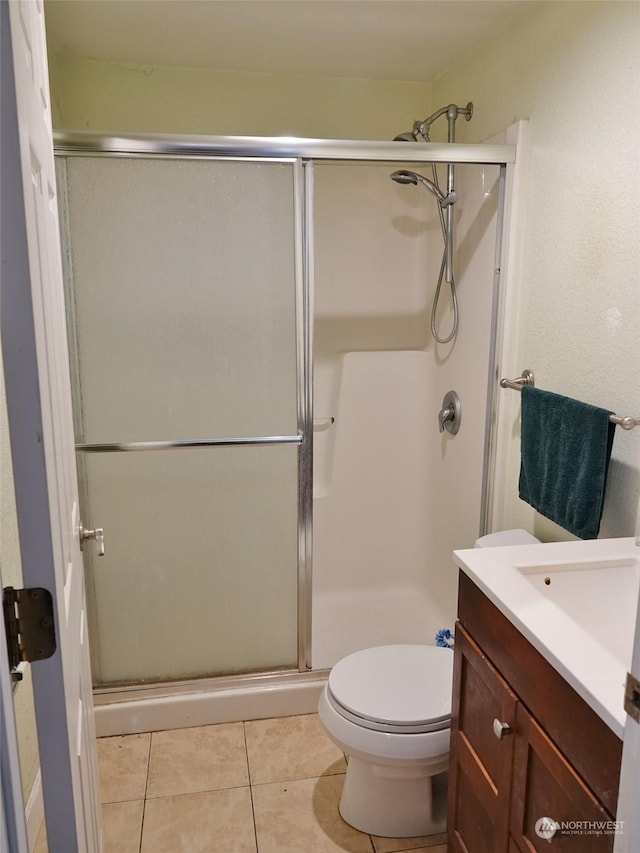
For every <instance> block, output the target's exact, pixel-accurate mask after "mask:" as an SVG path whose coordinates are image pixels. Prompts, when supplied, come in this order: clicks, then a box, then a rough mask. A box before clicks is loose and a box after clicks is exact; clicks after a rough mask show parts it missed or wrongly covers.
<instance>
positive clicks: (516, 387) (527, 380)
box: [500, 370, 640, 429]
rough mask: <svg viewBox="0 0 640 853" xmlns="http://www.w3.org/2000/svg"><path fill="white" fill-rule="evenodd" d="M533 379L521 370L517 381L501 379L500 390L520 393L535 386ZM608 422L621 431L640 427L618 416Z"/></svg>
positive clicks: (638, 421)
mask: <svg viewBox="0 0 640 853" xmlns="http://www.w3.org/2000/svg"><path fill="white" fill-rule="evenodd" d="M535 384H536V383H535V377H534V375H533V371H531V370H523V371H522V373H521V374H520V376H519V377H518V378H517V379H501V380H500V387H501V388H511V389H512V390H513V391H522V388H523V386H524V385H530V386H532V387H533V386H535ZM609 420H610V421H611V423H612V424H616V426H621V427H622V429H633V428H634V427H636V426H640V418H629V417H626V418H623V417H620V415H610V416H609Z"/></svg>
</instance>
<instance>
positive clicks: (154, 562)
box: [56, 133, 514, 701]
mask: <svg viewBox="0 0 640 853" xmlns="http://www.w3.org/2000/svg"><path fill="white" fill-rule="evenodd" d="M56 145H57V149H56V155H57V166H58V177H59V185H60V199H61V207H62V216H61V223H62V225H61V227H62V231H63V250H64V255H65V277H66V281H67V290H68V311H69V322H68V326H69V329H70V330H71V331H70V336H71V340H70V352H71V361H72V374H73V380H74V383H73V384H74V388H75V393H74V410H75V418H76V434H77V445H78V462H79V472H80V478H81V484H80V485H81V500H82V502H83V518H84V519H85V523H86V524H87V526H89V527H95V526H100V527H104V530H105V546H106V548H105V555H104V556H98V555H97V552H96V551H95V550H94V549H92V548H91V546H88V547H87V548H86V552H85V566H86V572H87V589H88V600H89V608H90V614H89V627H90V631H91V640H92V649H93V671H94V679H95V683H96V687H97V688H98V690H99V691H102V692H103V693H104V694H105V695H106V696H107V699H108V700H109V701H112V700H113V699H114V698H116V699H122V698H126V697H127V695H128V696H133V695H135V696H136V697H140V696H143V695H144V691H145V690H149V689H151V688H153V689H155V691H156V693H157V691H158V690H159V689H162V690H166V691H171V690H173V689H175V688H176V686H182V689H185V685H186V686H187V688H188V689H195V687H194V685H197V686H198V689H199V690H202V689H208V688H211V689H215V688H216V686H218V685H221V684H224V685H225V686H226V687H229V686H233V685H237V684H252V683H258V682H260V683H262V684H264V683H265V679H266V680H267V682H268V683H270V684H275V683H278V682H279V681H282V680H287V679H288V680H293V681H295V680H296V679H302V678H308V677H309V674H311V676H313V675H314V674H316V673H317V674H318V675H321V674H322V670H324V669H325V668H326V667H328V666H331V665H332V663H334V662H335V660H336V659H337V657H339V656H341V655H342V654H344V653H346V652H347V651H351V650H353V648H354V647H356V648H359V647H363V646H365V645H375V644H376V643H377V642H387V641H406V642H414V641H420V642H432V641H433V633H434V631H435V630H437V629H438V628H440V627H443V626H444V625H446V624H452V620H453V617H454V612H455V611H454V609H453V608H454V602H455V580H454V573H453V571H451V570H449V568H448V563H449V560H450V551H451V549H452V547H464V546H466V545H468V544H471V542H470V541H469V540H470V538H471V541H472V539H473V538H474V537H475V536H477V535H478V533H479V532H481V531H483V530H484V529H485V527H486V525H487V521H488V514H489V511H490V500H489V495H488V483H489V469H490V467H491V442H492V440H493V431H492V430H491V429H487V425H488V424H491V423H492V415H491V410H492V407H493V406H494V403H495V394H496V389H495V378H496V347H495V341H496V327H497V323H498V316H499V312H500V304H501V303H500V288H499V287H498V284H499V278H500V276H499V271H497V270H498V268H499V266H500V252H501V244H500V236H501V228H500V226H501V216H502V209H503V202H504V197H505V188H506V187H507V185H508V169H509V168H510V164H511V163H513V160H514V148H513V146H510V145H473V146H469V145H437V144H431V143H430V144H423V143H416V144H402V145H398V144H397V143H373V142H369V143H358V142H338V141H317V140H287V139H250V138H233V137H228V138H203V137H149V136H146V137H135V138H133V137H127V138H122V137H117V138H116V137H113V138H106V137H98V136H96V135H93V134H80V133H77V134H58V136H57V139H56ZM450 162H456V163H458V164H460V168H459V170H458V183H457V187H456V189H457V191H458V197H459V202H458V203H457V204H456V216H457V217H458V220H457V222H456V226H457V233H458V235H459V238H458V245H457V246H456V249H455V250H456V253H457V254H456V265H457V268H458V269H459V270H460V275H459V279H460V280H459V281H458V290H459V299H460V302H461V308H460V313H461V320H460V334H459V336H458V339H457V340H456V341H454V342H452V343H451V344H448V345H446V346H441V345H436V344H434V342H433V341H432V340H431V339H430V335H429V332H428V329H429V313H430V309H431V300H432V297H433V293H432V287H431V282H432V281H433V280H434V267H435V277H436V278H437V266H438V265H439V263H440V255H441V235H440V234H439V225H438V219H437V213H436V211H435V210H434V209H433V208H434V207H435V206H434V205H433V204H432V201H433V200H432V199H430V198H429V195H428V194H427V193H420V194H417V193H416V191H415V189H414V188H411V187H403V186H398V185H396V184H394V183H393V182H392V181H390V180H389V174H390V173H391V172H392V171H393V170H397V169H399V168H407V167H410V166H412V165H413V166H415V164H425V163H442V164H444V163H450ZM443 168H444V167H443ZM438 238H439V239H440V246H439V247H438V249H437V250H436V249H435V248H434V249H433V250H431V249H430V244H431V241H432V240H433V245H434V247H435V246H436V245H437V240H438ZM314 292H315V293H314ZM442 310H443V311H445V312H446V311H447V310H448V309H447V307H446V305H445V306H444V307H443V309H442ZM465 311H466V315H465ZM443 319H444V321H445V322H446V321H447V319H448V318H447V317H446V316H444V318H443ZM465 335H467V336H468V340H469V346H470V347H471V349H467V350H464V348H463V347H462V346H461V345H460V340H462V339H463V338H464V337H465ZM314 338H315V341H314ZM454 386H455V388H456V390H457V391H458V392H459V394H460V396H461V399H462V406H463V425H462V429H461V431H460V433H459V434H458V435H457V436H455V437H453V436H450V435H448V434H447V433H444V434H441V433H439V432H438V421H437V416H438V410H439V408H440V406H441V400H442V396H443V394H444V393H445V392H447V391H448V390H450V387H451V388H453V387H454ZM488 412H489V414H487V413H488ZM314 457H315V458H314ZM425 579H426V580H425ZM418 588H419V589H420V590H421V592H420V595H416V590H417V589H418ZM394 596H395V597H394ZM390 611H391V612H393V613H394V619H395V622H394V624H393V625H392V624H391V623H392V621H393V620H392V619H390V618H389V612H390ZM159 685H163V686H162V688H160V687H159ZM105 701H106V700H105Z"/></svg>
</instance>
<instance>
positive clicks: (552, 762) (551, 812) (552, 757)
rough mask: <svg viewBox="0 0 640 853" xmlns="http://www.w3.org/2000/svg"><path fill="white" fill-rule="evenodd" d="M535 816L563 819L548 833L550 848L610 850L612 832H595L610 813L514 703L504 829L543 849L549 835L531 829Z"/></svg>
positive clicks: (524, 845) (586, 852) (530, 847)
mask: <svg viewBox="0 0 640 853" xmlns="http://www.w3.org/2000/svg"><path fill="white" fill-rule="evenodd" d="M541 818H550V819H551V820H553V821H556V822H557V823H559V824H561V825H562V824H563V823H564V824H565V829H564V830H563V829H562V828H561V829H560V830H559V831H558V833H557V834H555V835H554V836H553V849H554V850H558V851H561V853H562V851H567V853H569V852H570V851H574V853H605V851H611V850H613V841H614V835H613V834H611V832H609V833H607V834H597V833H598V831H600V832H601V833H603V831H604V830H605V829H606V828H607V827H609V829H610V828H611V817H610V815H609V814H608V813H607V812H606V811H605V809H603V808H602V806H601V805H600V804H599V803H598V801H597V800H596V798H595V797H594V795H593V794H592V793H591V791H590V790H589V789H588V788H587V786H586V785H585V784H584V782H583V781H582V779H581V778H580V777H579V776H578V775H577V773H576V772H575V771H574V769H573V768H572V767H571V765H570V764H569V763H568V762H567V761H566V759H565V758H564V757H563V756H562V754H561V753H560V752H559V751H558V749H557V748H556V747H555V745H554V744H553V742H552V741H551V740H550V739H549V738H548V737H547V735H546V734H545V733H544V731H543V730H542V729H541V728H540V726H539V725H538V724H537V723H536V721H535V720H534V719H533V718H532V717H531V715H530V714H529V713H528V712H527V710H526V708H524V707H523V706H522V705H518V709H517V714H516V738H515V754H514V769H513V796H512V801H511V820H510V831H511V835H512V836H513V838H514V839H515V840H516V842H517V843H518V845H519V847H520V849H521V850H523V851H541V853H546V851H547V850H549V839H548V838H545V837H541V836H540V835H538V833H537V832H536V823H537V822H538V821H539V820H540V819H541ZM539 829H540V827H539ZM594 830H595V834H594Z"/></svg>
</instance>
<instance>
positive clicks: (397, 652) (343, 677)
mask: <svg viewBox="0 0 640 853" xmlns="http://www.w3.org/2000/svg"><path fill="white" fill-rule="evenodd" d="M452 682H453V652H452V651H451V650H450V649H443V648H440V647H438V646H422V645H396V646H376V647H375V648H371V649H363V650H362V651H359V652H354V654H351V655H348V656H347V657H346V658H343V659H342V660H341V661H339V662H338V663H337V664H336V665H335V666H334V667H333V669H332V670H331V672H330V673H329V689H330V691H331V693H332V694H333V696H334V698H335V699H336V700H337V701H338V703H339V704H340V705H342V706H343V707H344V708H346V709H347V710H348V711H351V712H352V713H353V714H356V715H357V716H359V717H363V718H364V719H368V720H373V721H376V722H382V723H395V724H396V725H423V724H424V723H426V722H430V721H434V720H441V719H447V718H448V717H449V716H450V714H451V688H452Z"/></svg>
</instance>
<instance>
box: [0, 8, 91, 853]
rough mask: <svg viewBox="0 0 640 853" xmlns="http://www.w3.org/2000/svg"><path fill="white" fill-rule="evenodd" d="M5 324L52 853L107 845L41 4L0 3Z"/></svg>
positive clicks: (1, 313)
mask: <svg viewBox="0 0 640 853" xmlns="http://www.w3.org/2000/svg"><path fill="white" fill-rule="evenodd" d="M0 4H1V13H2V21H1V25H2V164H1V165H2V220H1V227H2V272H1V276H2V279H1V286H0V324H1V337H2V348H3V354H4V367H5V381H6V395H7V410H8V414H9V431H10V437H11V453H12V458H13V467H14V476H15V488H16V505H17V515H18V527H19V533H20V549H21V556H22V566H23V578H24V583H25V586H27V587H33V586H39V587H44V588H46V589H48V590H50V592H51V594H52V596H53V600H54V621H55V628H56V640H57V650H56V652H55V653H54V655H53V656H52V657H51V658H49V659H48V660H46V661H38V662H36V663H34V664H32V666H33V685H34V694H35V704H36V718H37V726H38V741H39V748H40V765H41V773H42V786H43V795H44V803H45V816H46V824H47V836H48V840H49V850H50V853H76V851H87V853H98V851H100V850H101V849H102V842H101V832H100V819H99V814H100V809H99V797H98V784H97V760H96V747H95V729H94V719H93V703H92V692H91V672H90V665H89V650H88V640H87V630H86V621H85V610H86V608H85V594H84V576H83V565H82V556H81V553H80V548H79V536H78V530H79V524H80V519H79V517H78V492H77V479H76V465H75V450H74V436H73V425H72V414H71V393H70V387H69V368H68V356H67V343H66V324H65V311H64V292H63V284H62V264H61V258H60V239H59V233H58V214H57V206H56V188H55V173H54V163H53V142H52V131H51V115H50V109H49V85H48V71H47V60H46V49H45V34H44V10H43V5H42V0H0Z"/></svg>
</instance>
